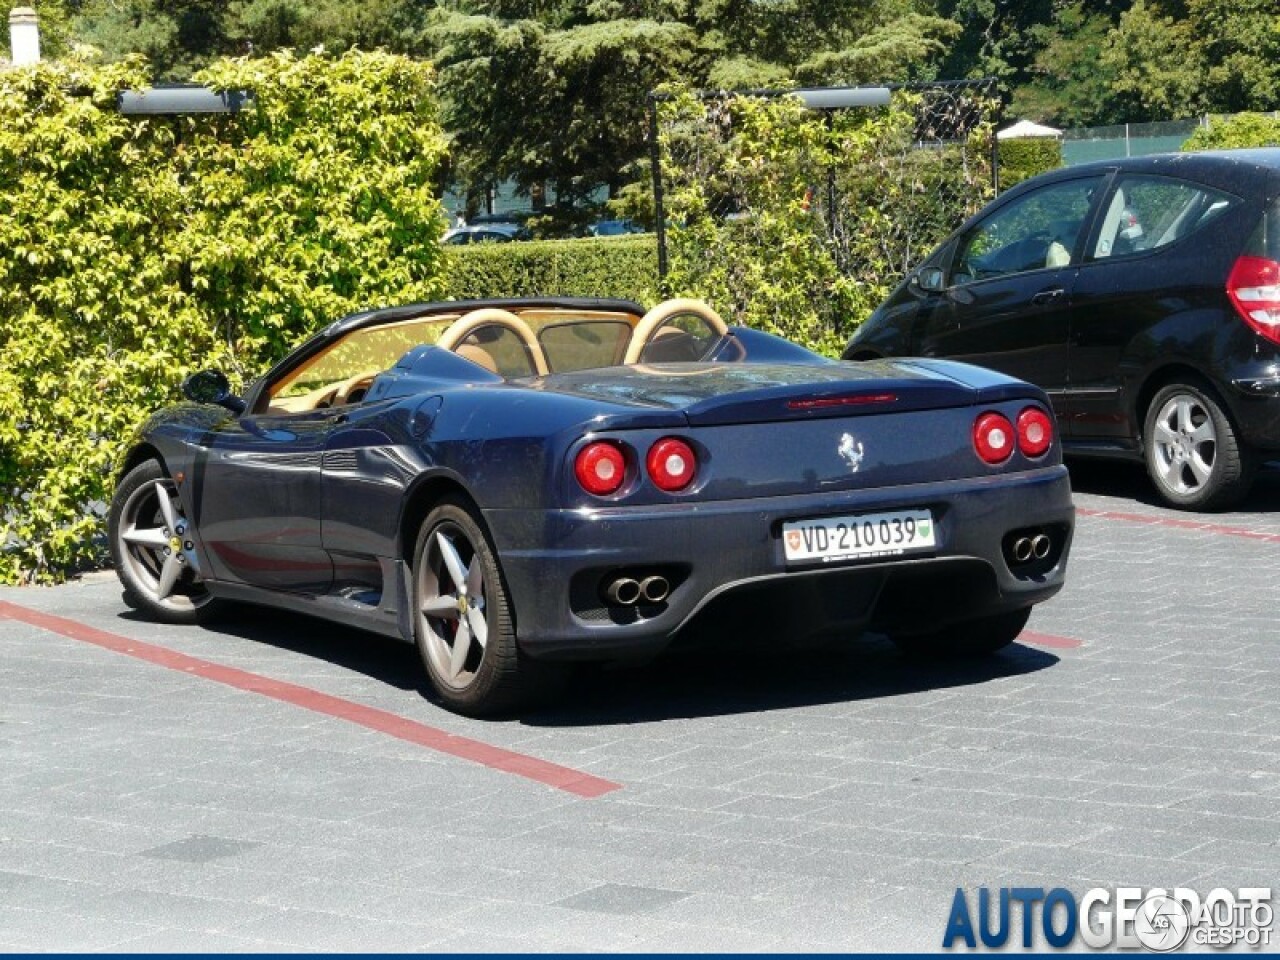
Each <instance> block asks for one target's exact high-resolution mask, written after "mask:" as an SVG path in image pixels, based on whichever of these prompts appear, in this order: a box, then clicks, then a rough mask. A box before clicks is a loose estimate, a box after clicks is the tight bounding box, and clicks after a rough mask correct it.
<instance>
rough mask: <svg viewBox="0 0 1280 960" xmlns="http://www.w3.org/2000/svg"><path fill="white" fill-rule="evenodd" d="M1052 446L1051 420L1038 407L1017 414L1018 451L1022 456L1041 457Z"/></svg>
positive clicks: (1028, 408)
mask: <svg viewBox="0 0 1280 960" xmlns="http://www.w3.org/2000/svg"><path fill="white" fill-rule="evenodd" d="M1052 444H1053V420H1051V419H1050V418H1049V415H1048V414H1047V413H1045V412H1044V411H1043V410H1041V409H1040V408H1039V407H1027V408H1026V409H1025V410H1023V411H1022V412H1021V413H1020V414H1018V449H1019V450H1021V451H1022V453H1023V455H1024V456H1028V457H1043V456H1044V455H1045V452H1046V451H1047V450H1048V449H1049V447H1050V446H1052Z"/></svg>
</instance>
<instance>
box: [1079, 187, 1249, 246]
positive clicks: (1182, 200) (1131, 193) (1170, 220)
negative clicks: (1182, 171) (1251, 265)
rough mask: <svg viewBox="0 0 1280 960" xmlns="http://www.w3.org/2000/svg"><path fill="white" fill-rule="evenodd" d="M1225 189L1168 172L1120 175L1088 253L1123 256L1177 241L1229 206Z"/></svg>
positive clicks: (1231, 198) (1230, 201)
mask: <svg viewBox="0 0 1280 960" xmlns="http://www.w3.org/2000/svg"><path fill="white" fill-rule="evenodd" d="M1233 200H1234V198H1233V197H1231V196H1230V195H1229V194H1225V193H1222V192H1220V191H1218V190H1213V189H1211V188H1209V187H1204V186H1201V185H1200V184H1197V183H1188V182H1186V181H1185V180H1174V179H1171V178H1169V177H1132V176H1131V177H1121V178H1120V179H1119V181H1118V182H1117V183H1116V188H1115V191H1114V192H1113V193H1112V194H1111V199H1110V201H1109V202H1108V203H1107V212H1106V213H1105V214H1104V215H1103V217H1102V228H1101V229H1100V230H1099V231H1098V239H1097V241H1096V242H1095V243H1094V245H1093V251H1092V257H1093V259H1095V260H1101V259H1103V258H1105V257H1126V256H1133V255H1135V254H1139V253H1146V252H1147V251H1148V250H1156V249H1159V248H1160V247H1163V246H1166V245H1168V244H1170V243H1173V242H1174V241H1175V240H1181V239H1182V238H1183V237H1186V236H1190V235H1191V234H1192V233H1195V231H1197V230H1199V229H1200V228H1201V227H1203V226H1204V225H1205V224H1206V223H1209V222H1210V221H1212V220H1214V219H1216V218H1217V217H1219V216H1220V215H1221V214H1223V213H1224V212H1225V211H1226V210H1227V209H1229V208H1230V206H1231V204H1232V201H1233Z"/></svg>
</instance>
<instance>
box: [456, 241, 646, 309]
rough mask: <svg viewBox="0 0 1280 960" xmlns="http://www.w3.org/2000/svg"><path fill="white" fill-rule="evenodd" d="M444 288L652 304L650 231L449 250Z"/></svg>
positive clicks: (464, 294)
mask: <svg viewBox="0 0 1280 960" xmlns="http://www.w3.org/2000/svg"><path fill="white" fill-rule="evenodd" d="M448 250H449V255H448V271H449V281H448V288H449V294H450V296H454V297H457V298H458V299H460V300H461V299H467V298H472V297H481V298H482V297H533V296H578V297H621V298H624V299H629V300H638V301H640V302H641V303H645V302H650V301H652V300H654V299H655V298H656V293H655V291H656V290H657V288H658V243H657V239H656V238H655V236H654V235H653V234H640V235H636V236H630V237H593V238H590V239H583V240H532V241H528V242H519V243H481V244H475V245H474V246H465V247H450V248H448Z"/></svg>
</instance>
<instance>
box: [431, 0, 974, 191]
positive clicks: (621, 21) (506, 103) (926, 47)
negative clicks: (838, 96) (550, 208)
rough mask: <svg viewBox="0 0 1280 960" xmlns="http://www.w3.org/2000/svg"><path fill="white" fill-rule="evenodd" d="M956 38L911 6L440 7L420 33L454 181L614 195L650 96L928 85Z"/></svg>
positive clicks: (633, 172)
mask: <svg viewBox="0 0 1280 960" xmlns="http://www.w3.org/2000/svg"><path fill="white" fill-rule="evenodd" d="M957 32H958V28H957V27H956V26H955V25H954V24H953V23H951V22H950V21H947V20H945V19H942V18H940V17H936V16H931V15H926V14H922V13H920V12H918V11H917V10H916V4H914V3H911V2H909V0H873V2H871V3H868V2H865V0H826V2H823V0H772V2H770V3H759V2H754V0H703V2H702V3H698V4H694V3H687V2H684V0H449V2H447V3H445V4H442V6H441V7H440V8H439V9H437V10H436V11H434V12H433V13H432V14H431V15H430V16H429V17H428V18H427V21H426V27H425V29H424V31H423V40H424V47H425V50H426V52H428V53H429V54H430V55H431V56H432V57H433V58H434V59H435V60H436V62H437V63H438V65H439V67H440V72H441V89H442V91H443V92H444V95H445V97H446V104H447V105H446V112H445V119H446V126H447V127H448V128H449V129H450V130H451V131H452V132H453V134H454V148H455V149H454V163H455V167H454V177H455V179H456V180H457V181H458V182H460V183H462V184H465V185H468V186H469V187H470V188H471V189H472V190H473V191H474V190H477V189H482V188H483V187H484V186H486V185H487V184H489V183H492V182H494V181H497V180H503V179H508V178H510V179H513V180H515V181H516V183H517V184H519V185H520V186H521V187H522V188H524V189H526V190H528V189H530V188H531V187H532V186H533V185H534V184H535V183H540V182H543V181H549V182H551V183H552V184H554V186H555V188H556V193H557V196H558V197H563V198H570V199H579V198H582V197H584V196H586V195H587V194H589V193H591V192H592V191H594V190H595V189H597V188H598V187H600V186H605V187H607V188H608V190H609V193H610V195H611V196H614V195H616V194H617V193H618V191H619V190H620V189H621V188H622V187H623V186H624V185H625V184H626V183H627V182H628V181H632V180H634V179H636V177H637V173H638V171H637V163H638V161H640V160H641V159H642V158H643V157H644V155H645V135H646V117H645V103H646V95H647V94H648V92H649V91H650V90H653V89H655V88H657V87H658V86H660V85H662V84H663V83H666V82H670V81H677V80H681V81H686V82H691V83H692V84H694V85H696V86H702V87H717V88H738V89H741V88H752V87H778V86H791V85H795V84H797V83H806V84H833V83H834V84H856V83H868V82H884V81H894V80H911V79H919V78H922V77H929V76H932V75H933V64H935V63H936V62H937V61H938V60H939V59H940V58H941V56H942V55H943V54H944V53H945V52H946V47H947V43H948V42H949V40H950V39H951V38H953V37H954V36H955V34H956V33H957Z"/></svg>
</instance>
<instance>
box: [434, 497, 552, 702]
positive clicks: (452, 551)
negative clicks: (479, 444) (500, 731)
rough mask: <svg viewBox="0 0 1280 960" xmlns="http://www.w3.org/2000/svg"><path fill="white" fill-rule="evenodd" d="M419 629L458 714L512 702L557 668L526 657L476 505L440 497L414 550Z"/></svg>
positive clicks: (528, 695)
mask: <svg viewBox="0 0 1280 960" xmlns="http://www.w3.org/2000/svg"><path fill="white" fill-rule="evenodd" d="M413 557H414V560H413V584H414V590H413V593H414V598H413V600H414V609H415V615H414V636H415V639H416V641H417V644H418V651H419V652H420V653H421V655H422V661H423V663H424V664H425V665H426V668H427V674H428V675H429V677H430V678H431V683H432V685H433V686H434V687H435V689H436V692H437V694H439V696H440V698H441V699H442V700H443V701H445V703H446V704H447V705H448V706H449V707H451V708H452V709H454V710H457V711H458V712H460V713H466V714H471V715H473V716H482V715H486V714H492V713H499V712H504V711H507V710H511V709H514V708H515V707H517V706H521V705H524V704H526V703H528V702H529V701H530V700H531V699H532V697H533V696H534V695H536V694H538V693H542V692H545V691H546V690H547V689H548V687H549V686H550V685H551V681H552V680H553V679H554V678H557V677H558V675H559V673H560V671H559V670H557V669H556V668H555V667H554V666H552V665H548V664H542V663H538V662H536V661H532V660H530V659H528V658H527V657H525V656H524V655H523V654H522V653H521V652H520V650H519V648H518V647H517V645H516V634H515V626H514V623H513V621H512V615H511V607H510V604H509V601H508V599H507V592H506V587H505V585H504V584H503V582H502V573H501V570H500V569H499V567H498V562H497V560H496V559H495V556H494V552H493V548H492V547H491V546H490V544H489V540H488V537H487V536H486V535H485V532H484V529H483V527H482V526H481V521H480V520H479V519H478V517H477V515H476V514H475V512H474V508H472V507H471V505H470V504H469V503H467V502H465V501H463V500H460V499H452V498H446V499H444V500H442V501H441V502H440V503H439V504H438V505H437V506H436V507H435V509H433V510H432V511H431V513H430V514H429V515H428V516H427V519H426V521H425V522H424V523H423V525H422V530H421V532H420V533H419V534H418V542H417V545H416V547H415V549H414V554H413Z"/></svg>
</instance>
